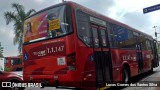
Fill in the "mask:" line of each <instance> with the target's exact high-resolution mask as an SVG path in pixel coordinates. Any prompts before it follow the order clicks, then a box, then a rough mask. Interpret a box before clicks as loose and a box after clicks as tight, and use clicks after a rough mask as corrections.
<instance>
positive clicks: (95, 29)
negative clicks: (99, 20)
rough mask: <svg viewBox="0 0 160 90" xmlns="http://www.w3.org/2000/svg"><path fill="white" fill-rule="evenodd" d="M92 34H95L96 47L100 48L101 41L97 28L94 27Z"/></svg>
mask: <svg viewBox="0 0 160 90" xmlns="http://www.w3.org/2000/svg"><path fill="white" fill-rule="evenodd" d="M92 33H93V43H94V47H99V39H98V32H97V28H94V27H92Z"/></svg>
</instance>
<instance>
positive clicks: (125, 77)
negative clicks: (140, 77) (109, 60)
mask: <svg viewBox="0 0 160 90" xmlns="http://www.w3.org/2000/svg"><path fill="white" fill-rule="evenodd" d="M129 80H130V74H129V70H128V69H123V71H122V81H123V83H129Z"/></svg>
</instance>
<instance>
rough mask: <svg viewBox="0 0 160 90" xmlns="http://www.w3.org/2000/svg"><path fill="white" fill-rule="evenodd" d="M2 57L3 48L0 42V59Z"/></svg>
mask: <svg viewBox="0 0 160 90" xmlns="http://www.w3.org/2000/svg"><path fill="white" fill-rule="evenodd" d="M2 57H3V47H2V45H1V42H0V59H1V58H2Z"/></svg>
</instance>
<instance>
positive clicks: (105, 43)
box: [100, 29, 107, 47]
mask: <svg viewBox="0 0 160 90" xmlns="http://www.w3.org/2000/svg"><path fill="white" fill-rule="evenodd" d="M100 32H101V39H102V42H101V44H102V46H103V47H107V42H106V41H107V40H106V38H107V35H106V32H105V30H103V29H102V30H100Z"/></svg>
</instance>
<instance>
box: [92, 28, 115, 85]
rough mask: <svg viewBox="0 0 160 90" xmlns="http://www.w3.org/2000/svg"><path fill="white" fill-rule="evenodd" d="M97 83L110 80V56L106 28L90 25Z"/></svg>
mask: <svg viewBox="0 0 160 90" xmlns="http://www.w3.org/2000/svg"><path fill="white" fill-rule="evenodd" d="M91 33H92V41H93V52H94V61H95V67H96V79H97V85H100V84H103V83H106V82H109V81H111V70H112V68H111V57H110V54H109V42H108V36H107V29H106V28H104V27H100V26H97V25H91Z"/></svg>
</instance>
